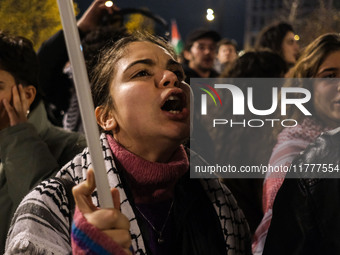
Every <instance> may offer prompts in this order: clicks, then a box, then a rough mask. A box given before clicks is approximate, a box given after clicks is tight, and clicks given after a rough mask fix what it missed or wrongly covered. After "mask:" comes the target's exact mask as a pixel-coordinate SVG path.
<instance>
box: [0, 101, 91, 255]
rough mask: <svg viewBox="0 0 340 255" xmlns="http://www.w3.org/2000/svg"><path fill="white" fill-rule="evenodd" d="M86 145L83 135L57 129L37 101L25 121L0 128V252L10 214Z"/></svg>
mask: <svg viewBox="0 0 340 255" xmlns="http://www.w3.org/2000/svg"><path fill="white" fill-rule="evenodd" d="M85 146H86V141H85V138H84V136H83V135H81V134H78V133H73V132H72V133H71V132H68V131H66V130H63V129H61V128H57V127H55V126H53V125H51V123H50V122H49V121H48V120H47V116H46V112H45V107H44V105H43V103H40V104H39V105H38V106H37V107H36V108H35V109H34V110H33V111H32V112H31V113H30V115H29V119H28V122H27V123H20V124H18V125H15V126H12V127H7V128H5V129H3V130H1V131H0V158H1V162H0V207H1V210H0V219H1V223H0V254H3V251H4V249H5V241H6V236H7V232H8V229H9V226H10V223H11V219H12V216H13V214H14V212H15V210H16V208H17V207H18V205H19V203H20V202H21V200H22V199H23V198H24V196H25V195H26V194H27V193H28V192H29V191H30V190H31V189H32V188H33V187H34V186H35V185H37V184H38V183H40V181H42V180H43V179H45V178H48V177H50V176H53V175H54V174H56V172H57V171H58V170H59V169H60V168H61V167H62V166H63V165H64V164H65V163H67V162H68V161H69V160H71V159H72V158H73V157H74V156H75V155H76V154H77V153H79V152H81V151H82V150H83V148H84V147H85Z"/></svg>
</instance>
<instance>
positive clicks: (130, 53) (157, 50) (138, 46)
mask: <svg viewBox="0 0 340 255" xmlns="http://www.w3.org/2000/svg"><path fill="white" fill-rule="evenodd" d="M125 56H126V57H136V58H140V57H146V56H155V57H166V58H169V57H170V58H173V57H172V56H171V54H170V53H169V51H168V50H167V49H165V48H163V47H161V46H160V45H158V44H155V43H152V42H148V41H142V42H132V43H130V44H129V45H128V46H127V48H126V54H125ZM123 58H124V56H123Z"/></svg>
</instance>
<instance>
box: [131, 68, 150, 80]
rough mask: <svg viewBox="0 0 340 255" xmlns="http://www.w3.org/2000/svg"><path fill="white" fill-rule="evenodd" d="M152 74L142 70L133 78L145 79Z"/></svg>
mask: <svg viewBox="0 0 340 255" xmlns="http://www.w3.org/2000/svg"><path fill="white" fill-rule="evenodd" d="M149 75H150V73H149V72H148V71H147V70H142V71H139V72H138V73H137V74H136V75H134V76H133V78H135V77H144V76H149Z"/></svg>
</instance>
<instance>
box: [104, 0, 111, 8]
mask: <svg viewBox="0 0 340 255" xmlns="http://www.w3.org/2000/svg"><path fill="white" fill-rule="evenodd" d="M105 6H106V7H112V6H113V2H112V1H106V2H105Z"/></svg>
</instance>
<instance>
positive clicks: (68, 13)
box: [58, 0, 113, 208]
mask: <svg viewBox="0 0 340 255" xmlns="http://www.w3.org/2000/svg"><path fill="white" fill-rule="evenodd" d="M58 5H59V13H60V17H61V21H62V25H63V30H64V37H65V41H66V46H67V52H68V56H69V59H70V61H71V66H72V71H73V80H74V83H75V87H76V92H77V97H78V102H79V108H80V113H81V117H82V121H83V126H84V130H85V136H86V141H87V145H88V147H89V151H90V155H91V159H92V164H93V168H94V174H95V179H96V185H97V192H98V198H99V202H100V205H101V208H113V202H112V197H111V192H110V187H109V182H108V179H107V174H106V168H105V165H104V159H103V152H102V149H101V146H100V143H99V131H98V127H97V122H96V118H95V114H94V106H93V101H92V97H91V91H90V82H89V79H88V76H87V71H86V67H85V61H84V56H83V53H82V51H81V44H80V38H79V32H78V28H77V24H76V18H75V14H74V10H73V4H72V0H58Z"/></svg>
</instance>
